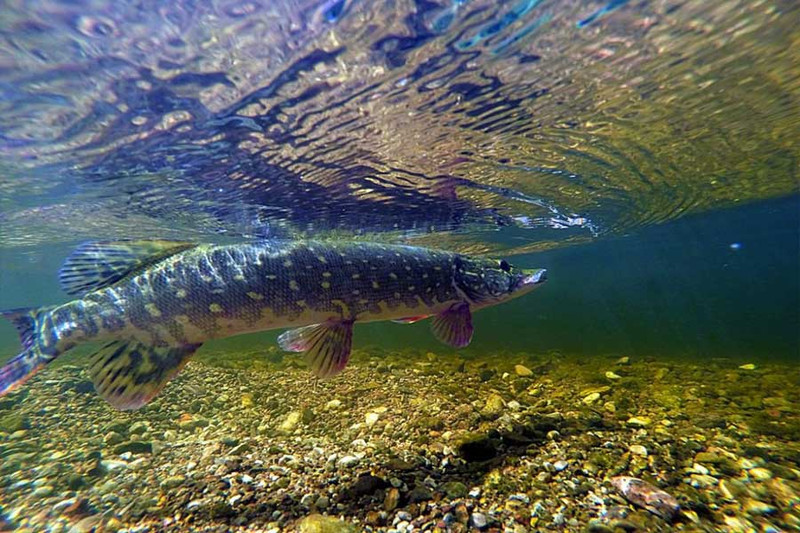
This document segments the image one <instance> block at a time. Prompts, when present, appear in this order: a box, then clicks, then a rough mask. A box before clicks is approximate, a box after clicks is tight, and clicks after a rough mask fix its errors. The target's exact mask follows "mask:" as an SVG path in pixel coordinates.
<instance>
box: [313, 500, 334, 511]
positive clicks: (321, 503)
mask: <svg viewBox="0 0 800 533" xmlns="http://www.w3.org/2000/svg"><path fill="white" fill-rule="evenodd" d="M315 505H316V507H317V509H320V510H322V511H324V510H325V509H327V508H328V507H330V506H331V500H330V498H328V497H327V496H320V497H319V498H317V503H316V504H315Z"/></svg>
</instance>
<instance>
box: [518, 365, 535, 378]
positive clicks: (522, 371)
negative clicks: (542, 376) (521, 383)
mask: <svg viewBox="0 0 800 533" xmlns="http://www.w3.org/2000/svg"><path fill="white" fill-rule="evenodd" d="M514 372H515V373H516V374H517V375H518V376H519V377H522V378H529V377H531V376H533V370H531V369H530V368H528V367H526V366H523V365H515V366H514Z"/></svg>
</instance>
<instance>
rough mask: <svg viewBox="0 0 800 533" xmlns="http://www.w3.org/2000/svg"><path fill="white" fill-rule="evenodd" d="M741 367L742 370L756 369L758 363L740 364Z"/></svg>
mask: <svg viewBox="0 0 800 533" xmlns="http://www.w3.org/2000/svg"><path fill="white" fill-rule="evenodd" d="M739 368H741V369H742V370H755V369H756V365H754V364H753V363H747V364H744V365H739Z"/></svg>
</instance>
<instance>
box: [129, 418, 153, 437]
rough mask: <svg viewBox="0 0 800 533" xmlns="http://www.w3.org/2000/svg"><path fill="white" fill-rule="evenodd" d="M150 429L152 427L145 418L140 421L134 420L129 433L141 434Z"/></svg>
mask: <svg viewBox="0 0 800 533" xmlns="http://www.w3.org/2000/svg"><path fill="white" fill-rule="evenodd" d="M148 429H150V425H149V424H148V423H147V422H145V421H143V420H139V421H138V422H134V423H133V424H132V425H131V429H130V430H129V433H130V434H131V435H141V434H142V433H144V432H145V431H147V430H148Z"/></svg>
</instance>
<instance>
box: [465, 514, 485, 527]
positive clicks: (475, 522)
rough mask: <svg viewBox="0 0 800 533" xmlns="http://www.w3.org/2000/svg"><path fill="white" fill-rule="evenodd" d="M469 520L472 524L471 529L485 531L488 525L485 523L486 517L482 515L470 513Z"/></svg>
mask: <svg viewBox="0 0 800 533" xmlns="http://www.w3.org/2000/svg"><path fill="white" fill-rule="evenodd" d="M469 519H470V522H471V523H472V527H474V528H476V529H485V528H486V526H487V525H488V522H487V521H486V515H485V514H483V513H472V515H470V517H469Z"/></svg>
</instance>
